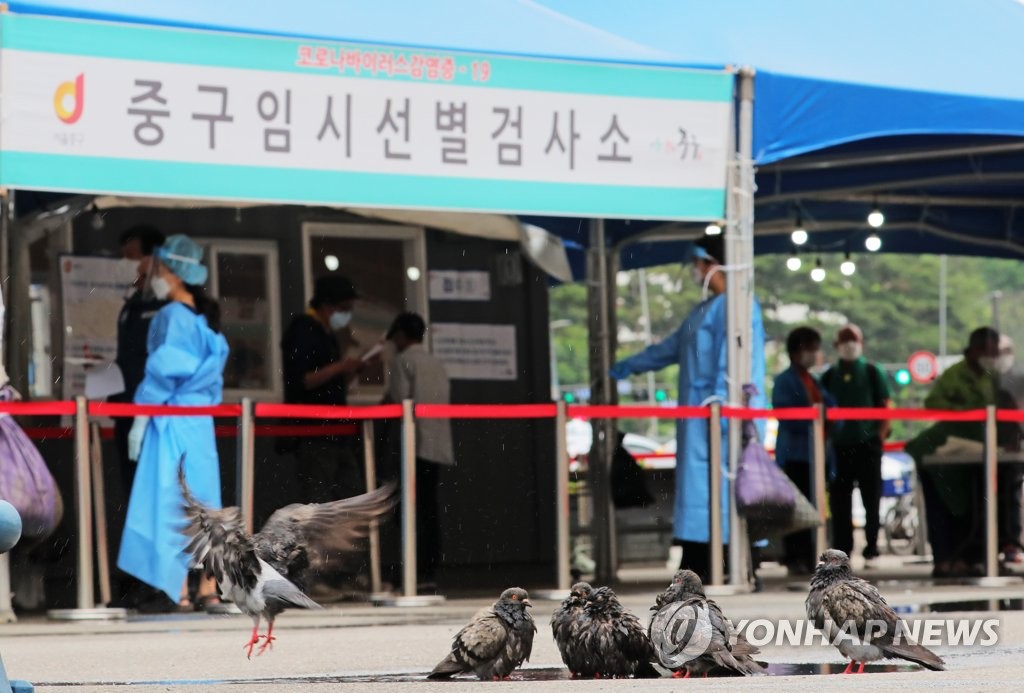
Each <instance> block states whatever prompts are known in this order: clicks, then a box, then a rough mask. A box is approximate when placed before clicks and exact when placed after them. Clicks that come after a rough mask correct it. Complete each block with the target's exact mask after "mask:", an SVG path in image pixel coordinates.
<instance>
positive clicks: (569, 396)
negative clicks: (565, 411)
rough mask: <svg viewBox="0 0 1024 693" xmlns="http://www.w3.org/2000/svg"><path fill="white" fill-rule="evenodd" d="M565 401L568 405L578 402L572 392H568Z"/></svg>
mask: <svg viewBox="0 0 1024 693" xmlns="http://www.w3.org/2000/svg"><path fill="white" fill-rule="evenodd" d="M564 399H565V401H566V403H567V404H572V403H573V402H575V401H576V395H574V394H573V393H571V392H566V393H565V397H564Z"/></svg>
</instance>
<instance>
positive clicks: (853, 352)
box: [836, 342, 864, 361]
mask: <svg viewBox="0 0 1024 693" xmlns="http://www.w3.org/2000/svg"><path fill="white" fill-rule="evenodd" d="M836 351H837V352H838V353H839V358H841V359H842V360H843V361H856V360H857V359H859V358H860V357H861V354H863V353H864V345H863V344H861V343H860V342H842V343H841V344H840V345H839V346H837V347H836Z"/></svg>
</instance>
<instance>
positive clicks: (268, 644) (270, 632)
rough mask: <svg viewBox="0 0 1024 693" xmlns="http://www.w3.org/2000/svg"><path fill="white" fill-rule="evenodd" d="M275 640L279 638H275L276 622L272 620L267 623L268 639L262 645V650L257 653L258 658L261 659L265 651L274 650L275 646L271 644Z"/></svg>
mask: <svg viewBox="0 0 1024 693" xmlns="http://www.w3.org/2000/svg"><path fill="white" fill-rule="evenodd" d="M275 640H277V638H275V637H274V621H273V620H270V621H267V639H266V641H265V642H264V643H263V644H262V645H260V649H258V650H257V651H256V656H257V657H259V656H260V655H261V654H263V651H264V650H267V649H270V650H272V649H274V646H273V645H272V644H271V643H273V642H274V641H275Z"/></svg>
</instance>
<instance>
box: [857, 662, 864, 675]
mask: <svg viewBox="0 0 1024 693" xmlns="http://www.w3.org/2000/svg"><path fill="white" fill-rule="evenodd" d="M857 673H858V674H863V673H864V662H861V663H860V667H859V668H858V669H857Z"/></svg>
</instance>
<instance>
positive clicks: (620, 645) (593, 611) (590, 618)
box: [569, 587, 661, 678]
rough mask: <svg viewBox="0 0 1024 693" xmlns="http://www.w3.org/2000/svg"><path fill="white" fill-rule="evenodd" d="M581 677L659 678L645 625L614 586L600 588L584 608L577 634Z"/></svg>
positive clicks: (576, 660) (576, 662)
mask: <svg viewBox="0 0 1024 693" xmlns="http://www.w3.org/2000/svg"><path fill="white" fill-rule="evenodd" d="M577 640H578V642H577V648H578V652H579V657H578V658H577V657H574V659H573V663H572V664H571V665H569V669H570V671H572V673H574V674H576V675H577V676H587V677H589V676H593V677H598V678H604V677H608V678H614V677H626V676H635V677H637V678H658V677H660V676H661V674H659V673H658V670H657V669H655V668H654V666H653V665H652V664H651V662H653V661H655V657H654V650H653V649H652V648H651V642H650V641H649V640H648V639H647V633H646V632H645V631H644V627H643V625H641V623H640V619H638V618H637V617H636V616H634V615H633V614H631V613H629V612H628V611H626V609H625V608H624V607H623V606H622V603H621V602H619V598H618V597H617V596H615V592H613V591H612V589H611V588H610V587H598V588H597V589H595V590H593V591H592V592H591V593H590V597H589V598H588V599H587V600H586V603H585V605H584V607H583V614H582V615H581V617H580V620H579V627H578V634H577Z"/></svg>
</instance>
